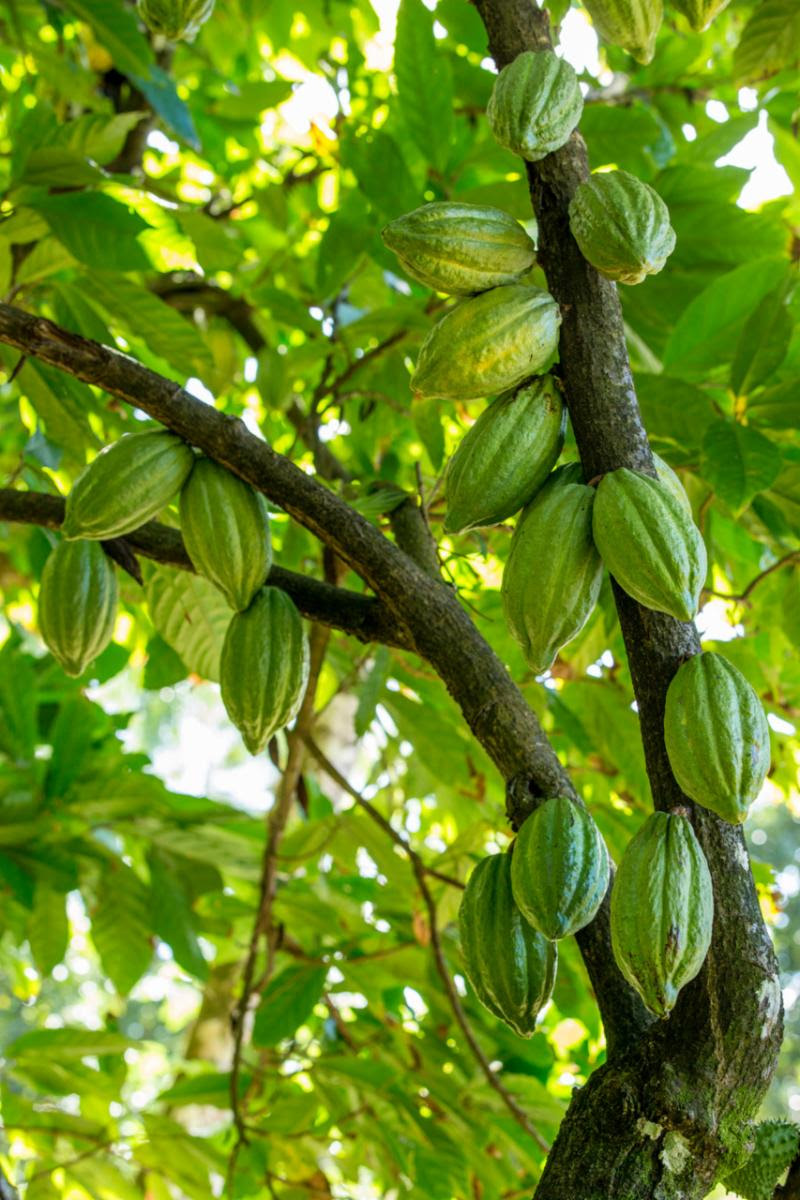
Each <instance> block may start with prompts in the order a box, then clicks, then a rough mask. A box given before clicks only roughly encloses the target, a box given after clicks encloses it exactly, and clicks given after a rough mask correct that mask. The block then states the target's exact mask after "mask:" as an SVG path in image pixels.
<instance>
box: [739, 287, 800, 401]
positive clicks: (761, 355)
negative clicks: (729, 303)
mask: <svg viewBox="0 0 800 1200" xmlns="http://www.w3.org/2000/svg"><path fill="white" fill-rule="evenodd" d="M789 295H790V284H789V281H787V282H785V283H783V284H781V285H780V286H779V287H776V288H775V289H774V290H773V291H771V292H768V293H767V295H766V296H765V297H764V298H763V300H762V301H761V303H760V304H759V305H758V307H757V308H756V309H755V310H754V311H753V312H752V313H751V315H750V316H749V317H748V320H747V323H746V325H745V327H744V329H743V330H742V333H741V336H740V338H739V344H738V346H737V347H736V356H735V357H734V360H733V364H732V366H731V388H732V390H733V391H734V392H735V394H736V395H737V396H749V395H750V392H751V391H752V390H753V388H756V387H759V386H760V385H761V384H763V383H765V382H766V381H767V380H768V379H769V377H770V375H772V374H773V373H774V372H775V371H777V369H778V367H779V366H780V365H781V363H782V362H783V360H784V358H785V357H786V352H787V351H788V349H789V343H790V341H791V340H792V331H793V329H794V320H793V318H792V315H791V313H790V312H789V309H788V308H787V303H788V300H789Z"/></svg>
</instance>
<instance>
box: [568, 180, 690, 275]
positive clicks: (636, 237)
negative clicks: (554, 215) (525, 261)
mask: <svg viewBox="0 0 800 1200" xmlns="http://www.w3.org/2000/svg"><path fill="white" fill-rule="evenodd" d="M569 227H570V229H571V231H572V236H573V237H574V238H575V241H576V242H577V243H578V246H579V247H580V251H581V254H582V255H583V257H584V258H585V259H586V260H587V261H588V262H590V263H591V264H592V266H593V267H594V268H595V269H596V270H597V271H599V272H600V274H601V275H605V276H606V278H607V279H616V280H617V282H618V283H641V282H642V280H643V279H644V278H645V277H646V276H647V275H656V274H657V273H658V272H659V271H660V270H661V268H662V267H663V266H664V263H665V262H666V261H667V259H668V258H669V256H670V254H671V253H672V251H673V250H674V249H675V230H674V229H673V228H672V226H671V225H670V223H669V209H668V208H667V206H666V204H665V203H664V201H663V200H662V199H661V197H660V196H659V194H658V192H656V191H654V190H653V188H651V187H650V186H649V184H647V183H642V181H641V180H640V179H637V178H636V177H635V176H634V175H629V174H628V172H627V171H601V172H600V173H599V174H597V175H592V176H591V177H590V178H589V179H587V180H586V181H585V182H584V183H582V184H580V186H579V187H578V189H577V191H576V192H575V195H574V196H573V197H572V200H571V201H570V205H569Z"/></svg>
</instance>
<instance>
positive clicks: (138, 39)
mask: <svg viewBox="0 0 800 1200" xmlns="http://www.w3.org/2000/svg"><path fill="white" fill-rule="evenodd" d="M66 8H67V9H68V10H69V11H70V12H72V13H74V14H75V16H76V17H78V18H80V20H81V21H85V22H86V24H87V25H90V26H91V27H92V29H93V30H94V33H95V36H96V37H97V40H98V42H100V43H101V45H103V46H105V48H106V50H108V52H109V54H110V55H111V57H112V58H113V59H114V63H115V65H116V66H117V67H118V68H119V70H120V71H121V72H122V73H123V74H124V75H141V76H143V77H144V78H147V76H148V75H149V74H150V72H151V69H152V67H153V52H152V50H151V49H150V46H149V44H148V42H147V40H146V38H145V37H144V36H143V35H142V32H141V29H140V27H139V22H138V21H137V20H136V17H135V15H134V12H133V9H130V8H125V7H123V5H121V4H109V2H108V0H66Z"/></svg>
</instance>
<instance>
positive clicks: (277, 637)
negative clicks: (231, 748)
mask: <svg viewBox="0 0 800 1200" xmlns="http://www.w3.org/2000/svg"><path fill="white" fill-rule="evenodd" d="M219 670H220V691H221V694H222V702H223V704H224V705H225V710H226V712H227V714H228V716H229V717H230V719H231V721H232V722H233V724H234V725H235V726H236V728H237V729H238V730H239V732H240V733H241V735H242V738H243V739H244V744H245V746H246V747H247V749H248V750H249V751H250V753H251V754H260V753H261V751H262V750H263V749H264V747H265V746H266V744H267V742H268V741H269V739H270V738H271V737H272V735H273V733H277V731H278V730H279V729H283V727H284V725H288V724H289V722H290V721H292V720H294V718H295V717H296V716H297V712H298V709H299V708H300V704H301V703H302V700H303V693H304V691H305V687H306V683H307V682H308V642H307V641H306V635H305V632H304V630H303V622H302V620H301V618H300V614H299V612H298V611H297V609H296V608H295V606H294V604H293V603H292V601H291V600H290V598H289V597H288V596H287V595H286V593H285V592H281V591H279V589H278V588H274V587H265V588H262V589H261V591H260V592H259V593H258V594H257V596H256V598H255V600H254V601H253V603H252V604H251V605H250V607H249V608H248V609H247V610H246V611H245V612H242V613H236V614H235V615H234V617H233V618H232V620H231V623H230V625H229V626H228V632H227V633H226V635H225V642H224V643H223V646H222V657H221V659H220V668H219Z"/></svg>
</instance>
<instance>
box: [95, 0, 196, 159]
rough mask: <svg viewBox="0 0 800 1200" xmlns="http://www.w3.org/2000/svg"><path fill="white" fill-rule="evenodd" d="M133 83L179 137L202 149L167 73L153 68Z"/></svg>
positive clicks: (182, 102)
mask: <svg viewBox="0 0 800 1200" xmlns="http://www.w3.org/2000/svg"><path fill="white" fill-rule="evenodd" d="M100 3H105V0H100ZM131 82H133V83H134V84H135V85H136V86H137V87H138V89H139V91H140V92H141V93H142V95H143V96H145V97H146V99H147V100H149V101H150V103H151V104H152V106H153V108H154V109H155V111H156V112H157V113H158V115H159V116H160V117H161V119H162V120H163V121H164V122H165V123H166V124H167V125H168V126H169V127H170V128H171V129H172V130H173V131H174V132H175V133H177V135H178V137H180V138H183V140H184V141H185V142H187V143H188V144H189V145H190V146H191V147H192V148H193V149H194V150H199V149H200V139H199V138H198V136H197V130H196V129H195V127H194V121H193V120H192V114H191V113H190V112H189V109H188V107H187V105H186V102H185V100H182V99H181V97H180V96H179V95H178V91H177V88H176V87H175V82H174V80H173V79H172V77H171V76H170V75H168V74H167V73H166V71H162V70H161V68H160V67H153V68H152V69H151V71H150V73H149V74H148V75H137V74H135V73H134V74H132V75H131Z"/></svg>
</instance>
